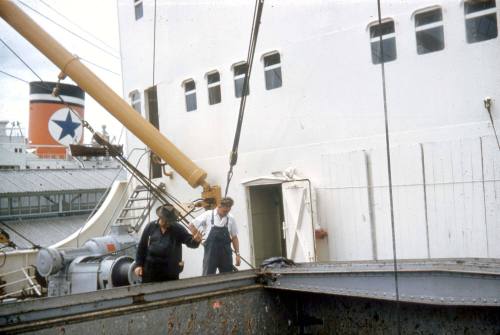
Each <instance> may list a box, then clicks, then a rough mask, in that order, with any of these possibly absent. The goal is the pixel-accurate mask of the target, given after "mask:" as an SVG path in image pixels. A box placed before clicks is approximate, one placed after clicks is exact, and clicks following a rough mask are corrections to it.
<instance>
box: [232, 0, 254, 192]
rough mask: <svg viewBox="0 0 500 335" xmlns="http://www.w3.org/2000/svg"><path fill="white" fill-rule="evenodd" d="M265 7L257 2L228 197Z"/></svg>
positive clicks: (236, 159)
mask: <svg viewBox="0 0 500 335" xmlns="http://www.w3.org/2000/svg"><path fill="white" fill-rule="evenodd" d="M263 7H264V0H256V1H255V7H254V13H253V21H252V31H251V33H250V43H249V45H248V53H247V65H248V69H247V73H246V75H245V80H244V81H243V91H242V94H241V100H240V110H239V113H238V122H237V124H236V132H235V134H234V141H233V148H232V150H231V154H230V158H229V171H228V172H227V181H226V190H225V192H224V196H227V191H228V190H229V184H230V183H231V179H232V178H233V167H234V166H235V165H236V163H237V162H238V146H239V143H240V136H241V126H242V124H243V116H244V115H245V105H246V101H247V92H248V85H249V81H250V75H251V73H252V64H253V58H254V54H255V46H256V44H257V36H258V35H259V27H260V19H261V17H262V9H263Z"/></svg>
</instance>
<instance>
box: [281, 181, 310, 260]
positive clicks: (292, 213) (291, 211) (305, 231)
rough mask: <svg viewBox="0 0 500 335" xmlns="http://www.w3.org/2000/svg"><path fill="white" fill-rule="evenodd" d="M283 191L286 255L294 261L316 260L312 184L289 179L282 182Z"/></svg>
mask: <svg viewBox="0 0 500 335" xmlns="http://www.w3.org/2000/svg"><path fill="white" fill-rule="evenodd" d="M281 190H282V192H283V212H284V216H285V221H284V222H283V233H284V235H285V241H286V257H287V258H289V259H292V260H293V261H294V262H314V261H315V260H316V246H315V240H314V227H313V215H312V214H313V213H312V204H311V185H310V182H309V181H308V180H299V181H289V182H284V183H283V184H281Z"/></svg>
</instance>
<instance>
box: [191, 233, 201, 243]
mask: <svg viewBox="0 0 500 335" xmlns="http://www.w3.org/2000/svg"><path fill="white" fill-rule="evenodd" d="M202 238H203V235H201V233H200V231H199V230H197V231H196V233H194V235H193V240H195V241H196V242H198V243H200V242H201V240H202Z"/></svg>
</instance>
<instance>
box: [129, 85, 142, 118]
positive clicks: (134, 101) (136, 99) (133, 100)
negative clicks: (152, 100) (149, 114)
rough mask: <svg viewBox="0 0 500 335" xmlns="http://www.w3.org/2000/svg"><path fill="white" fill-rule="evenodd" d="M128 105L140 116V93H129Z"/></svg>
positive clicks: (135, 91)
mask: <svg viewBox="0 0 500 335" xmlns="http://www.w3.org/2000/svg"><path fill="white" fill-rule="evenodd" d="M129 97H130V104H131V105H132V108H133V109H135V111H136V112H138V113H139V114H141V93H139V91H138V90H134V91H132V92H130V93H129Z"/></svg>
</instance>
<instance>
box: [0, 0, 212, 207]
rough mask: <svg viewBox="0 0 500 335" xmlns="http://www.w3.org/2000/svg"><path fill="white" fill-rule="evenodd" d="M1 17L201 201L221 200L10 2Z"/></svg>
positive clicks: (0, 9)
mask: <svg viewBox="0 0 500 335" xmlns="http://www.w3.org/2000/svg"><path fill="white" fill-rule="evenodd" d="M0 17H2V19H4V20H5V21H6V22H7V23H8V24H9V25H10V26H11V27H12V28H14V29H15V30H16V31H17V32H18V33H19V34H21V35H22V36H23V37H24V38H25V39H26V40H28V41H29V42H30V43H31V44H32V45H33V46H35V47H36V48H37V49H38V50H40V52H41V53H43V54H44V55H45V56H46V57H47V58H48V59H50V60H51V61H52V62H53V63H54V64H55V65H56V66H57V67H59V68H60V69H61V71H62V72H63V73H64V74H66V75H68V76H69V77H70V78H71V79H72V80H73V81H74V82H75V83H77V84H78V86H80V87H81V88H82V89H83V90H84V91H85V92H87V93H88V94H90V95H91V96H92V97H93V98H94V99H95V100H96V101H97V102H98V103H99V104H100V105H101V106H102V107H104V108H105V109H106V110H107V111H108V112H109V113H111V114H112V115H113V116H114V117H115V118H116V119H118V121H120V122H121V123H122V124H123V125H124V126H125V127H126V128H127V129H128V130H129V131H130V132H132V133H133V134H134V135H135V136H136V137H137V138H139V139H140V140H141V141H142V142H143V143H144V144H146V145H147V146H148V147H149V148H151V150H152V151H153V152H154V153H155V154H156V155H157V156H159V157H160V158H162V159H163V160H164V161H165V162H166V163H168V164H169V165H170V166H171V167H172V168H173V169H174V170H175V171H176V172H177V173H179V174H180V175H181V176H182V177H183V178H184V179H185V180H186V181H187V182H188V183H189V185H191V186H192V187H193V188H196V187H198V186H202V187H203V193H202V198H203V199H205V200H206V203H207V204H210V205H213V204H215V203H217V202H218V200H219V199H220V187H219V186H210V185H209V184H208V183H207V182H206V180H205V179H206V176H207V173H206V172H205V171H204V170H203V169H201V168H200V167H198V166H197V165H196V164H195V163H194V162H193V161H192V160H191V159H189V158H188V157H187V156H186V155H185V154H184V153H182V152H181V151H180V150H179V149H178V148H177V147H176V146H175V145H174V144H173V143H172V142H170V141H169V140H168V139H167V138H166V137H165V136H164V135H163V134H162V133H160V132H159V131H158V130H157V129H156V128H155V127H154V126H153V125H152V124H151V123H149V122H148V121H147V120H146V119H144V118H143V117H142V116H141V115H139V114H138V113H137V112H136V111H135V110H134V109H132V107H131V106H130V105H129V104H128V103H127V102H126V101H125V100H123V99H122V98H121V97H120V96H118V95H117V94H116V93H115V92H114V91H113V90H112V89H111V88H110V87H108V86H107V85H106V84H105V83H104V82H103V81H102V80H100V79H99V78H98V77H97V76H96V75H95V74H94V73H93V72H92V71H90V70H89V69H88V68H87V67H86V66H85V65H84V64H82V63H81V62H80V61H79V59H78V57H77V56H75V55H72V54H71V53H70V52H69V51H67V50H66V49H65V48H64V47H63V46H62V45H61V44H60V43H59V42H57V41H56V40H55V39H54V38H53V37H52V36H50V35H49V34H48V33H47V32H45V31H44V30H43V29H42V28H41V27H40V26H39V25H38V24H37V23H36V22H35V21H33V20H32V19H31V18H30V17H29V16H28V15H27V14H25V13H24V12H23V11H22V10H21V9H20V8H19V7H18V6H17V5H15V4H14V2H13V1H11V0H1V1H0Z"/></svg>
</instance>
